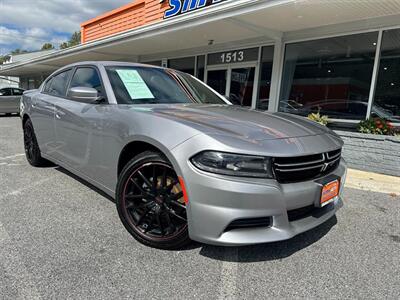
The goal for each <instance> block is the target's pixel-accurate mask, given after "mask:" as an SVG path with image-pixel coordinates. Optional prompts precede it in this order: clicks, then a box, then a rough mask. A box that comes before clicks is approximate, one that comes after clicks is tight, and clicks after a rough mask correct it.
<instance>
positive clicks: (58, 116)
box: [56, 112, 61, 120]
mask: <svg viewBox="0 0 400 300" xmlns="http://www.w3.org/2000/svg"><path fill="white" fill-rule="evenodd" d="M56 118H57V119H59V120H60V119H61V116H60V115H59V114H58V113H57V112H56Z"/></svg>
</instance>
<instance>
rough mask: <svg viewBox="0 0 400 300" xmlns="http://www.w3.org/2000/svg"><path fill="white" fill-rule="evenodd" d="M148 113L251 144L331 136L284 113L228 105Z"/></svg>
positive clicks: (165, 107)
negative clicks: (245, 140) (293, 138)
mask: <svg viewBox="0 0 400 300" xmlns="http://www.w3.org/2000/svg"><path fill="white" fill-rule="evenodd" d="M151 113H152V114H154V115H157V116H159V117H163V118H168V119H171V120H174V121H176V122H180V123H182V124H185V125H187V126H190V127H192V128H194V129H196V130H199V131H200V132H202V133H205V134H212V135H229V136H235V137H238V138H241V139H243V138H244V139H250V140H253V141H261V140H270V139H285V138H292V137H303V136H312V135H319V134H323V133H327V132H330V131H329V130H328V129H326V128H325V127H323V126H320V125H318V124H316V123H313V122H311V121H308V120H306V119H303V118H300V117H296V116H292V115H289V114H284V113H268V112H261V111H256V110H251V109H247V108H242V107H239V106H230V105H201V104H186V105H154V106H152V107H151Z"/></svg>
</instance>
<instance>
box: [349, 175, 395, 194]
mask: <svg viewBox="0 0 400 300" xmlns="http://www.w3.org/2000/svg"><path fill="white" fill-rule="evenodd" d="M399 176H400V174H399ZM345 186H346V187H348V188H353V189H359V190H364V191H371V192H379V193H386V194H395V195H397V196H400V177H395V176H388V175H382V174H378V173H370V172H365V171H359V170H354V169H348V173H347V181H346V185H345Z"/></svg>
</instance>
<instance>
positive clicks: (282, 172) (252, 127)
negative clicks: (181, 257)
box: [21, 62, 346, 249]
mask: <svg viewBox="0 0 400 300" xmlns="http://www.w3.org/2000/svg"><path fill="white" fill-rule="evenodd" d="M21 109H22V110H21V117H22V123H23V129H24V142H25V152H26V156H27V159H28V161H29V163H30V164H31V165H33V166H41V165H44V164H46V163H47V162H48V161H51V162H53V163H55V164H58V165H60V166H62V167H63V168H65V169H67V170H69V171H70V172H72V173H73V174H76V175H77V176H79V177H81V178H83V179H84V180H86V181H87V182H89V183H91V184H92V185H94V186H95V187H97V188H99V189H100V190H102V191H104V192H105V193H107V194H109V195H110V196H111V197H113V198H115V200H116V205H117V210H118V214H119V217H120V219H121V221H122V223H123V224H124V226H125V227H126V229H127V230H128V231H129V232H130V233H131V235H132V236H133V237H134V238H136V239H137V240H138V241H140V242H141V243H143V244H146V245H149V246H152V247H157V248H162V249H177V248H181V247H183V246H184V245H186V244H187V243H188V242H189V241H190V240H196V241H200V242H204V243H209V244H216V245H248V244H256V243H265V242H273V241H279V240H285V239H289V238H291V237H293V236H295V235H297V234H299V233H301V232H304V231H307V230H309V229H311V228H314V227H316V226H318V225H319V224H321V223H323V222H325V221H327V220H328V219H330V218H331V217H332V216H333V215H334V214H335V212H336V211H337V209H338V208H340V207H341V206H342V198H341V195H342V191H343V186H344V182H345V177H346V164H345V162H344V160H343V159H342V158H341V149H342V146H343V142H342V140H341V139H340V138H339V137H338V136H337V135H336V134H335V133H334V132H332V131H330V130H329V129H327V128H325V127H323V126H320V125H318V124H316V123H312V122H311V121H308V120H305V119H303V118H301V117H296V116H293V115H289V114H283V113H268V112H263V111H257V110H252V109H247V108H242V107H239V106H234V105H231V104H230V103H229V102H227V100H225V99H224V98H223V97H222V96H221V95H219V94H218V93H216V92H215V91H213V90H212V89H210V88H209V87H207V86H206V85H205V84H204V83H202V82H201V81H199V80H198V79H196V78H194V77H192V76H190V75H188V74H185V73H182V72H178V71H174V70H171V69H164V68H158V67H152V66H146V65H140V64H131V63H117V62H85V63H79V64H74V65H69V66H66V67H64V68H62V69H60V70H58V71H56V72H55V73H53V74H52V75H51V76H50V77H49V78H47V79H46V81H45V82H44V83H43V84H42V86H41V87H40V88H39V89H38V90H35V91H30V92H26V93H25V94H24V96H23V99H22V102H21ZM93 213H94V214H95V212H93Z"/></svg>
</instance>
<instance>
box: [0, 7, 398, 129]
mask: <svg viewBox="0 0 400 300" xmlns="http://www.w3.org/2000/svg"><path fill="white" fill-rule="evenodd" d="M81 33H82V44H81V45H79V46H76V47H73V48H69V49H65V50H59V51H55V52H51V53H47V54H45V55H42V56H39V57H35V58H33V59H29V60H25V61H20V62H18V63H14V64H11V65H9V66H8V65H3V66H2V67H1V69H0V76H15V77H19V78H20V84H21V87H23V88H26V89H30V88H36V87H38V85H39V84H40V83H41V82H42V81H43V79H44V78H46V76H48V75H49V74H50V73H51V72H53V71H54V70H56V69H57V68H59V67H61V66H64V65H66V64H70V63H74V62H78V61H88V60H115V61H129V62H141V63H148V64H153V65H159V66H165V67H170V68H174V69H178V70H182V71H184V72H187V73H190V74H192V75H194V76H196V77H198V78H200V79H201V80H204V81H205V82H206V83H208V84H209V85H210V86H211V87H213V88H214V89H215V90H217V91H218V92H220V93H221V94H223V95H225V96H226V97H228V98H229V99H230V100H231V102H233V103H235V104H239V105H243V106H248V107H252V108H258V109H262V110H269V111H273V112H274V111H283V112H289V113H294V114H299V115H307V114H308V113H310V112H312V111H317V110H320V111H321V112H322V113H323V114H325V115H328V116H329V117H330V118H331V120H333V121H334V122H335V124H337V125H338V126H354V124H357V123H358V122H359V121H360V120H363V119H366V118H368V117H369V116H378V117H382V118H385V119H388V120H391V121H392V122H393V123H394V124H399V125H400V1H398V0H379V1H378V0H376V1H372V0H370V1H368V0H351V1H345V0H341V1H332V0H247V1H243V0H219V1H218V0H211V1H210V0H170V1H160V0H136V1H134V2H132V3H129V4H127V5H125V6H123V7H121V8H118V9H115V10H113V11H111V12H108V13H105V14H103V15H101V16H97V17H95V18H94V19H92V20H89V21H87V22H85V23H83V24H81Z"/></svg>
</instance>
